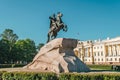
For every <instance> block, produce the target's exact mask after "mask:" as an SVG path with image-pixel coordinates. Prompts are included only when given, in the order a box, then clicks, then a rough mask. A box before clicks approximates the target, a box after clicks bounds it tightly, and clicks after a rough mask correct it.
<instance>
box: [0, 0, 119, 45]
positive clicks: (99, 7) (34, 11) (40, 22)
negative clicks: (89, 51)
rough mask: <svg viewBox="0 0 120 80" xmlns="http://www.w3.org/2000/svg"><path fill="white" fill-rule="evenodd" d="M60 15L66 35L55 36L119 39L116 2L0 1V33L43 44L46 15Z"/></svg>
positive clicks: (106, 0)
mask: <svg viewBox="0 0 120 80" xmlns="http://www.w3.org/2000/svg"><path fill="white" fill-rule="evenodd" d="M57 12H62V13H63V15H64V16H63V17H62V19H63V22H64V23H65V24H67V26H68V28H69V29H68V32H62V31H60V33H58V37H66V38H74V39H80V40H95V39H99V38H100V39H105V38H107V37H111V38H114V37H118V36H120V0H0V33H2V32H3V31H4V30H5V29H7V28H9V29H12V30H14V33H16V34H17V35H18V36H19V39H26V38H30V39H32V40H34V41H35V42H36V43H37V44H38V43H45V42H46V40H47V32H48V30H49V18H48V17H49V16H50V15H52V14H53V13H57Z"/></svg>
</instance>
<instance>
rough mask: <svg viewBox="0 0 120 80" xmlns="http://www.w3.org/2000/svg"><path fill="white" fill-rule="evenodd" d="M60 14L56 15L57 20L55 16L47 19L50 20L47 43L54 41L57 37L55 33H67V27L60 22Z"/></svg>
mask: <svg viewBox="0 0 120 80" xmlns="http://www.w3.org/2000/svg"><path fill="white" fill-rule="evenodd" d="M61 17H62V14H61V13H58V14H57V18H55V15H53V16H52V17H49V18H50V30H49V32H48V35H47V36H48V40H47V42H49V41H51V40H53V39H55V38H56V37H57V33H58V32H59V31H60V30H62V29H63V31H65V32H67V30H68V28H67V25H65V24H64V23H63V22H62V19H61Z"/></svg>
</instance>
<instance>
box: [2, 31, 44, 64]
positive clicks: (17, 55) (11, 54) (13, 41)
mask: <svg viewBox="0 0 120 80" xmlns="http://www.w3.org/2000/svg"><path fill="white" fill-rule="evenodd" d="M43 45H44V44H43V43H40V44H39V48H40V47H42V46H43ZM37 48H38V46H37V47H36V45H35V42H34V41H33V40H31V39H29V38H27V39H22V40H18V36H17V34H15V33H14V31H13V30H11V29H5V31H3V33H2V34H0V64H3V63H20V62H30V61H31V60H32V59H33V57H34V56H35V55H36V53H37Z"/></svg>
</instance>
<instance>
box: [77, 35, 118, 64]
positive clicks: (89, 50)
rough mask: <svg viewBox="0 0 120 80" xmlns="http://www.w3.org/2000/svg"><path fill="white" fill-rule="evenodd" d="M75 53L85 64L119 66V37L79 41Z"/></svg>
mask: <svg viewBox="0 0 120 80" xmlns="http://www.w3.org/2000/svg"><path fill="white" fill-rule="evenodd" d="M75 52H77V54H76V55H77V56H78V57H79V58H80V59H81V60H82V61H83V62H84V63H86V64H120V37H116V38H112V39H110V38H107V39H105V40H100V39H99V40H94V41H91V40H89V41H79V42H78V45H77V48H76V49H75Z"/></svg>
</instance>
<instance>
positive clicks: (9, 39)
mask: <svg viewBox="0 0 120 80" xmlns="http://www.w3.org/2000/svg"><path fill="white" fill-rule="evenodd" d="M0 37H1V41H2V42H1V44H3V45H7V48H5V49H6V50H5V51H4V50H3V52H4V55H6V59H7V61H6V62H7V63H11V62H13V61H15V60H14V58H15V54H16V52H15V42H16V41H17V39H18V36H17V35H16V34H15V33H14V32H13V30H11V29H5V30H4V31H3V33H2V34H1V35H0ZM1 48H3V46H1Z"/></svg>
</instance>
